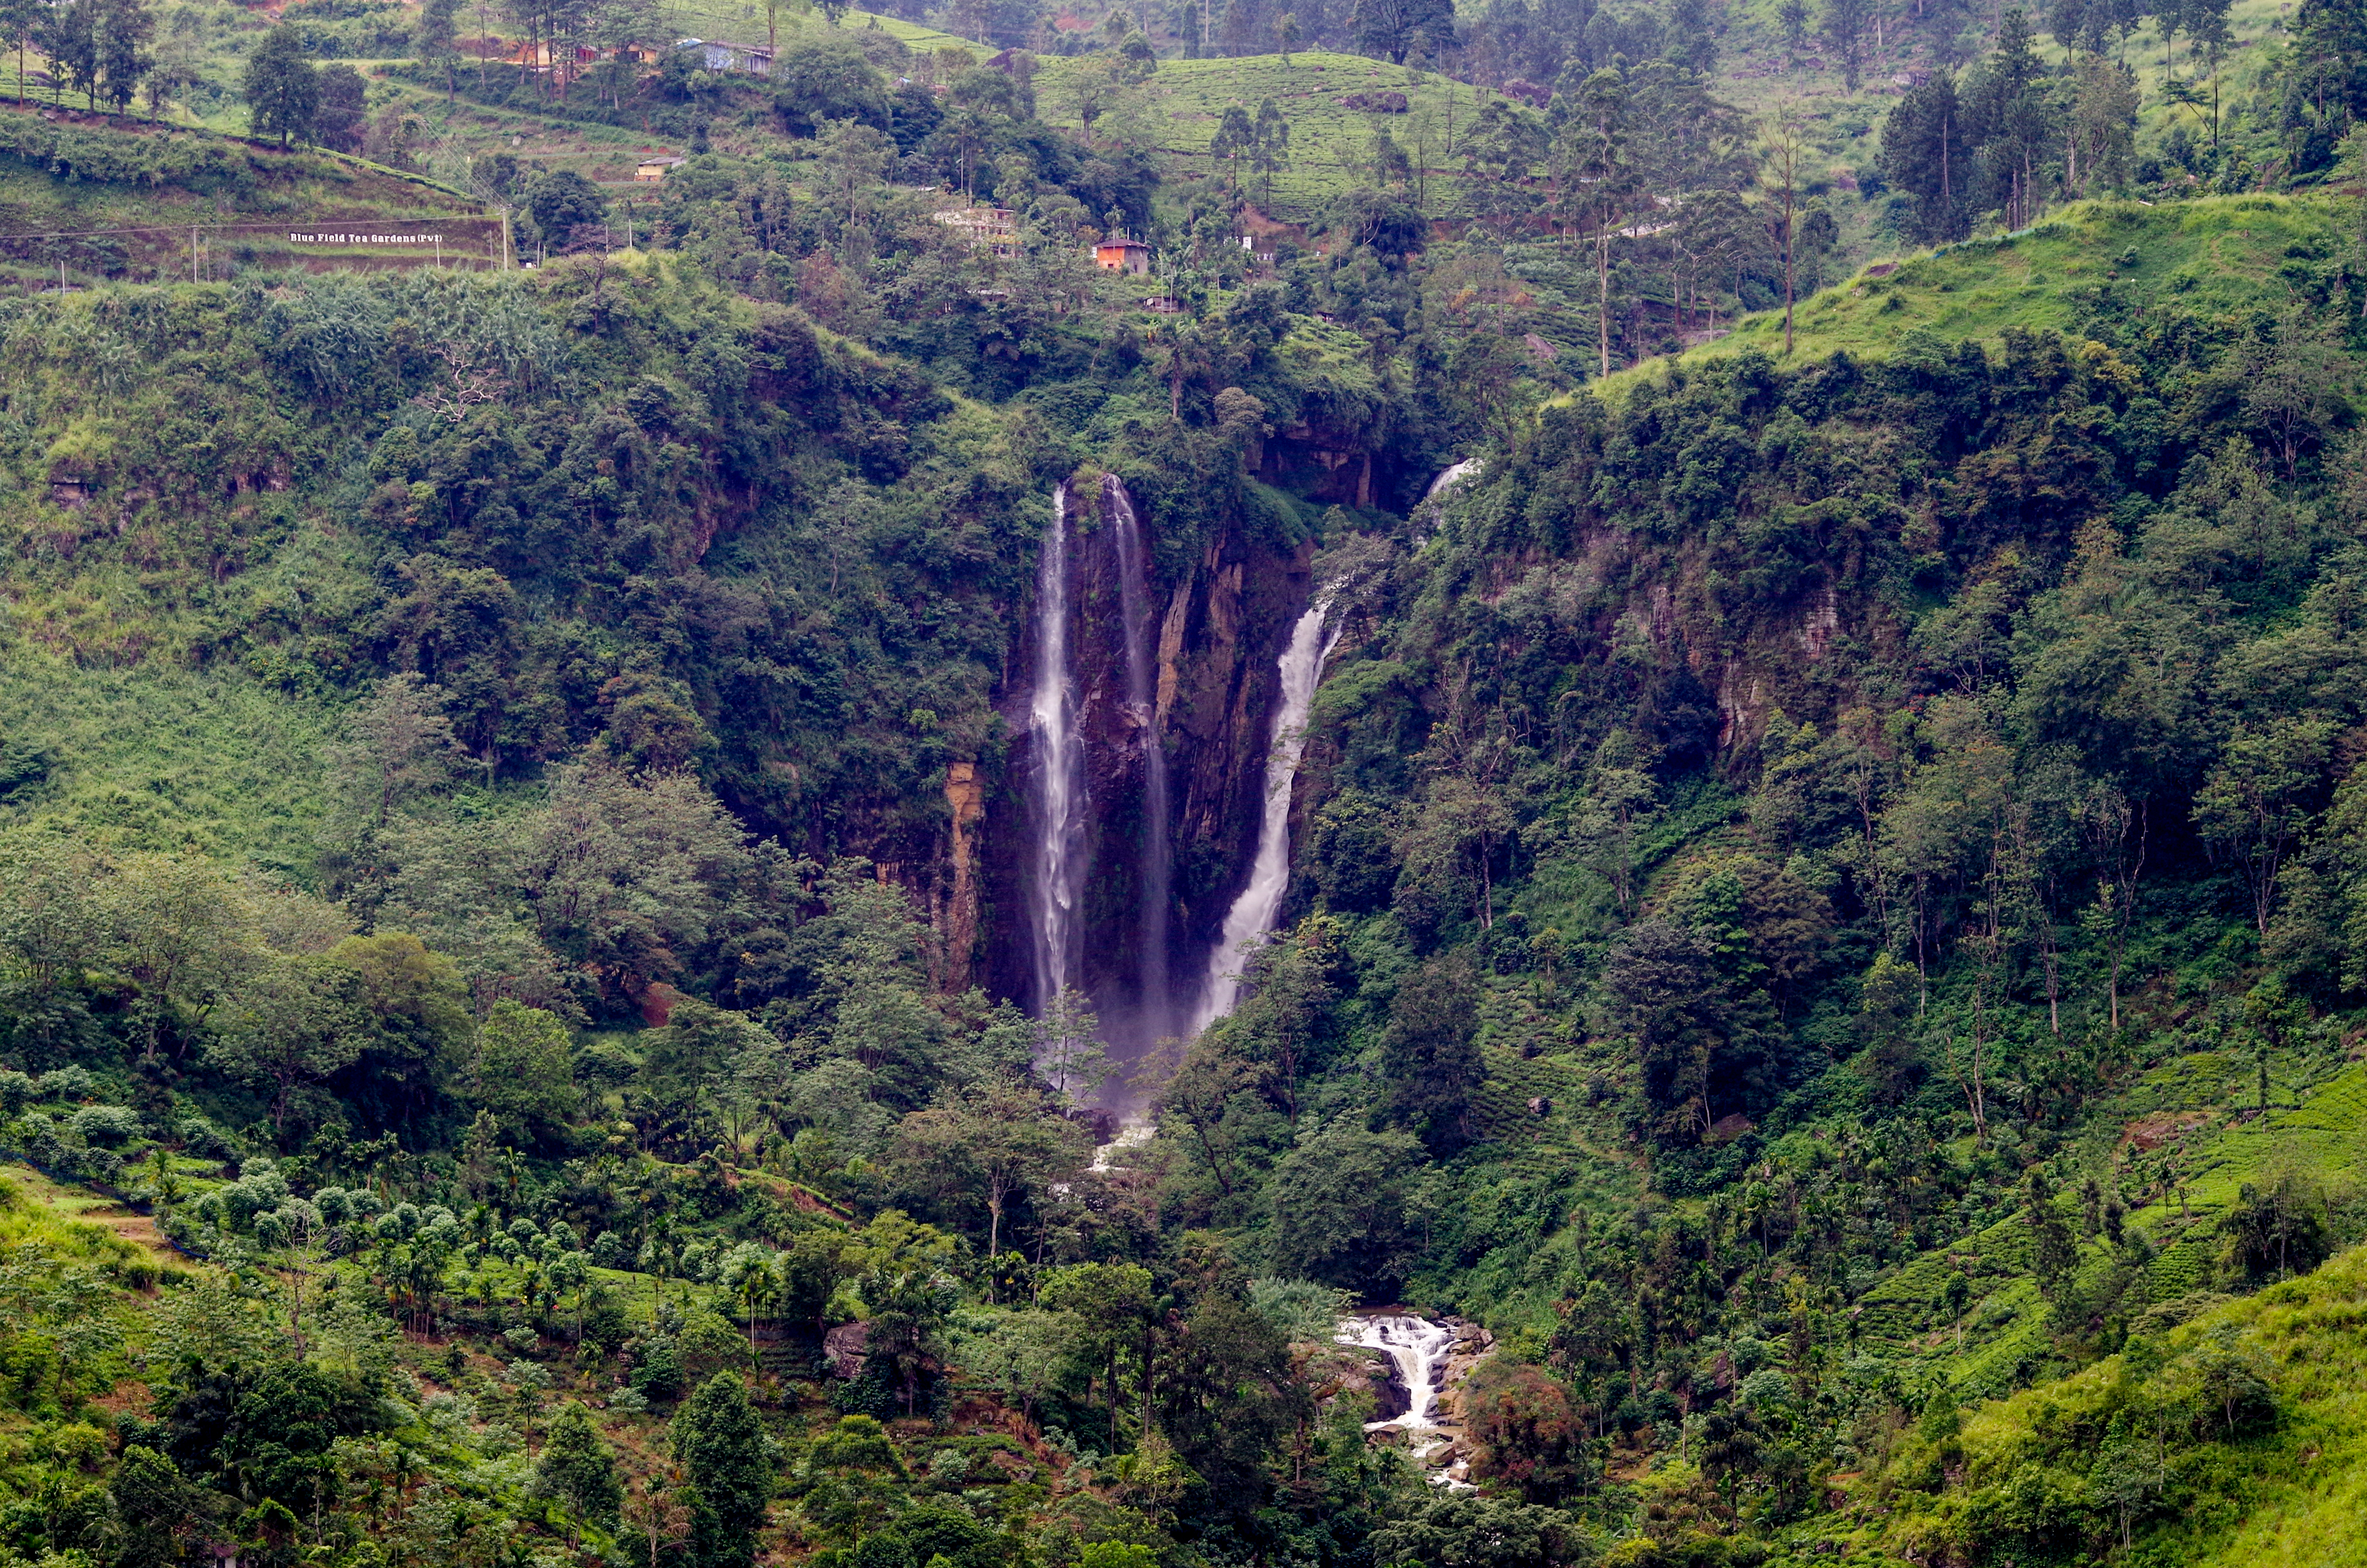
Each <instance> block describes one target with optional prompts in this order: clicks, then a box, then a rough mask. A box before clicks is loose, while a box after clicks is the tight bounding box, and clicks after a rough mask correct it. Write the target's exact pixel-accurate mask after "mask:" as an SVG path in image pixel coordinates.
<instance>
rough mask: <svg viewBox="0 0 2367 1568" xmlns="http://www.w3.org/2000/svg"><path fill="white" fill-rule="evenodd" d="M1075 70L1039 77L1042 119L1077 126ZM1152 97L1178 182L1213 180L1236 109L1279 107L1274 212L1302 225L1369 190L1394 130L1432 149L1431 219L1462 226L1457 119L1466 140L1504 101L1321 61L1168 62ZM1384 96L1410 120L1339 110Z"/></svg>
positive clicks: (1357, 64)
mask: <svg viewBox="0 0 2367 1568" xmlns="http://www.w3.org/2000/svg"><path fill="white" fill-rule="evenodd" d="M1072 69H1074V66H1073V65H1072V64H1071V62H1068V61H1064V60H1048V61H1046V62H1044V65H1043V69H1042V71H1041V72H1040V73H1039V74H1038V75H1037V77H1036V94H1037V97H1038V100H1039V102H1040V103H1041V105H1042V112H1043V113H1044V115H1045V117H1046V118H1047V119H1050V120H1052V121H1053V122H1054V123H1055V124H1067V125H1070V126H1073V125H1075V123H1076V121H1075V120H1074V119H1063V118H1062V111H1063V105H1062V103H1061V97H1060V91H1059V83H1060V78H1061V75H1062V74H1063V73H1065V72H1067V71H1070V70H1072ZM1384 91H1395V92H1400V93H1403V94H1405V95H1406V97H1408V99H1410V102H1411V107H1410V109H1409V110H1408V112H1406V113H1404V114H1374V113H1370V112H1367V111H1365V110H1362V109H1352V108H1342V105H1341V103H1340V100H1341V99H1342V98H1343V97H1347V96H1348V95H1349V94H1351V93H1359V92H1384ZM1496 96H1497V95H1496V94H1494V93H1491V92H1489V91H1488V90H1487V89H1485V88H1481V87H1473V86H1467V85H1464V84H1462V83H1460V82H1455V81H1453V80H1451V79H1449V78H1447V77H1444V76H1440V75H1437V74H1433V73H1431V72H1426V71H1414V70H1410V69H1408V68H1407V67H1405V66H1401V65H1391V64H1389V63H1388V62H1387V61H1381V60H1365V59H1362V58H1360V57H1358V56H1356V55H1352V54H1331V53H1325V52H1323V51H1309V52H1307V53H1302V54H1294V55H1292V56H1291V57H1290V58H1289V59H1288V60H1286V61H1285V59H1284V58H1283V57H1282V56H1280V55H1278V54H1259V55H1248V56H1244V57H1242V58H1240V59H1238V60H1169V61H1163V62H1161V64H1160V67H1159V71H1158V74H1156V75H1154V76H1153V77H1152V78H1151V81H1150V104H1149V106H1148V109H1147V112H1146V114H1145V116H1144V123H1145V126H1146V129H1147V131H1148V134H1149V136H1150V142H1151V145H1152V146H1153V147H1154V148H1155V149H1156V150H1157V151H1158V152H1159V153H1161V155H1162V157H1163V158H1164V159H1165V161H1166V163H1167V165H1168V166H1169V168H1170V170H1171V171H1172V174H1173V175H1175V176H1181V177H1182V178H1184V179H1206V178H1207V177H1208V176H1210V175H1211V174H1212V173H1213V172H1214V170H1215V166H1216V165H1215V161H1214V160H1213V159H1211V158H1210V157H1209V156H1208V143H1209V142H1212V141H1213V140H1215V138H1216V134H1217V126H1218V125H1219V124H1221V123H1222V121H1223V119H1224V113H1225V108H1226V106H1227V105H1229V104H1238V105H1240V107H1241V108H1243V109H1245V110H1247V111H1248V112H1249V113H1251V114H1252V115H1254V114H1255V113H1256V112H1257V108H1258V105H1259V104H1261V103H1263V101H1264V100H1265V99H1267V98H1272V99H1274V103H1275V105H1276V107H1278V108H1280V109H1281V110H1282V112H1283V114H1284V115H1285V117H1286V118H1287V119H1288V120H1289V122H1290V161H1289V163H1288V165H1287V166H1286V167H1285V169H1284V171H1283V172H1282V174H1281V175H1280V176H1278V177H1277V178H1276V179H1275V181H1274V199H1273V201H1272V203H1271V210H1272V212H1273V214H1274V216H1275V217H1277V218H1284V219H1288V220H1291V221H1294V222H1297V221H1304V220H1306V219H1309V218H1312V217H1315V216H1316V215H1317V214H1318V213H1319V212H1320V211H1321V210H1322V209H1323V207H1324V206H1325V204H1326V203H1328V202H1329V201H1331V199H1332V198H1334V197H1336V196H1338V195H1339V194H1340V193H1341V192H1342V191H1343V190H1346V189H1347V188H1348V187H1350V186H1352V185H1354V184H1357V183H1360V182H1361V181H1362V180H1363V178H1364V177H1365V176H1363V175H1362V174H1360V173H1359V172H1358V171H1359V165H1362V164H1363V163H1364V162H1365V160H1366V159H1367V158H1368V157H1369V156H1370V155H1371V149H1372V142H1373V132H1374V131H1375V130H1376V128H1378V129H1384V130H1387V131H1388V133H1389V135H1390V136H1391V137H1392V138H1393V139H1395V140H1396V142H1398V144H1399V146H1401V147H1403V148H1404V149H1405V150H1406V155H1407V156H1408V157H1409V158H1413V157H1416V156H1417V150H1418V149H1419V148H1421V147H1425V146H1426V147H1427V148H1428V149H1429V154H1428V157H1427V159H1426V160H1424V161H1426V162H1427V163H1428V165H1429V166H1430V168H1431V170H1432V171H1433V172H1432V175H1431V176H1430V178H1429V179H1428V181H1427V182H1426V186H1427V188H1426V190H1425V192H1424V201H1423V206H1424V209H1425V210H1427V211H1428V212H1429V213H1430V215H1431V216H1432V217H1433V218H1445V217H1453V216H1455V214H1456V213H1457V212H1458V211H1459V210H1460V207H1459V196H1460V190H1459V182H1458V181H1456V180H1455V179H1453V178H1451V177H1447V176H1446V175H1445V171H1447V170H1449V169H1450V168H1453V167H1456V166H1458V165H1454V164H1451V163H1450V162H1449V161H1448V157H1447V152H1446V148H1447V140H1448V137H1447V126H1448V119H1449V116H1450V114H1451V116H1452V118H1453V122H1454V133H1455V136H1457V137H1459V136H1461V135H1462V133H1463V131H1464V129H1465V128H1466V127H1467V126H1468V125H1469V124H1470V123H1471V122H1472V121H1473V120H1474V119H1478V115H1479V110H1480V107H1481V105H1483V104H1484V103H1485V102H1486V101H1487V100H1488V99H1489V98H1491V97H1496Z"/></svg>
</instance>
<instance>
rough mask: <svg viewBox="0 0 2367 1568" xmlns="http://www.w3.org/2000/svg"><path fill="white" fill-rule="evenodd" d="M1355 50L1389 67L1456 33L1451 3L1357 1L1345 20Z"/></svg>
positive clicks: (1441, 0)
mask: <svg viewBox="0 0 2367 1568" xmlns="http://www.w3.org/2000/svg"><path fill="white" fill-rule="evenodd" d="M1348 28H1349V31H1350V33H1351V34H1352V35H1353V37H1354V39H1355V40H1356V47H1357V48H1358V49H1361V50H1363V51H1365V53H1367V54H1373V55H1378V56H1380V57H1381V58H1383V59H1385V60H1387V62H1389V63H1390V64H1392V65H1402V64H1404V63H1405V62H1406V56H1407V55H1408V54H1410V53H1412V52H1414V51H1416V50H1417V49H1420V48H1422V47H1423V46H1425V45H1434V44H1435V43H1436V42H1437V40H1439V39H1441V38H1442V37H1444V38H1450V39H1451V38H1452V37H1453V36H1454V33H1455V5H1454V0H1356V6H1355V9H1354V11H1353V12H1352V13H1351V14H1350V16H1349V18H1348Z"/></svg>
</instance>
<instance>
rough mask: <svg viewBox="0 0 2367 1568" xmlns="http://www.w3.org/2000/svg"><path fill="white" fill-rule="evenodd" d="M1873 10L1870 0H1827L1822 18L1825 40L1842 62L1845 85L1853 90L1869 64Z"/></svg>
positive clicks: (1842, 75)
mask: <svg viewBox="0 0 2367 1568" xmlns="http://www.w3.org/2000/svg"><path fill="white" fill-rule="evenodd" d="M1873 11H1874V7H1873V6H1872V5H1871V4H1870V0H1825V3H1824V15H1823V16H1822V17H1820V18H1819V24H1820V26H1821V27H1822V28H1823V31H1824V35H1825V43H1826V45H1827V46H1828V47H1829V48H1830V49H1831V50H1832V51H1833V53H1834V54H1835V55H1836V56H1837V57H1838V58H1839V59H1840V62H1841V85H1843V86H1845V87H1847V88H1848V89H1849V90H1850V91H1851V92H1852V93H1854V92H1856V91H1857V85H1858V80H1859V77H1860V75H1861V74H1862V73H1863V70H1864V66H1865V29H1866V24H1867V22H1868V21H1870V20H1871V19H1872V17H1873Z"/></svg>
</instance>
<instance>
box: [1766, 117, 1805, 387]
mask: <svg viewBox="0 0 2367 1568" xmlns="http://www.w3.org/2000/svg"><path fill="white" fill-rule="evenodd" d="M1807 151H1808V139H1807V130H1806V126H1805V125H1803V124H1802V123H1801V119H1800V115H1799V111H1798V110H1797V109H1795V108H1793V107H1792V106H1791V105H1789V104H1785V105H1783V106H1782V107H1780V108H1777V109H1776V110H1775V111H1774V112H1773V113H1772V114H1771V115H1769V116H1768V117H1767V119H1765V120H1763V121H1761V126H1760V132H1759V157H1760V165H1759V166H1760V173H1759V183H1760V187H1761V190H1763V191H1764V192H1765V193H1766V196H1767V198H1768V200H1769V204H1770V207H1771V210H1770V212H1769V214H1768V222H1767V234H1768V238H1769V239H1770V240H1772V242H1773V243H1774V246H1775V250H1776V252H1777V254H1778V255H1779V256H1781V257H1782V258H1783V262H1784V353H1785V354H1787V355H1788V354H1790V353H1791V352H1792V292H1793V287H1794V284H1795V280H1796V264H1797V261H1798V252H1799V238H1800V236H1799V224H1798V222H1797V213H1798V208H1799V202H1800V175H1801V165H1802V164H1803V162H1804V161H1805V160H1806V156H1807Z"/></svg>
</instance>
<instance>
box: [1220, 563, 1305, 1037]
mask: <svg viewBox="0 0 2367 1568" xmlns="http://www.w3.org/2000/svg"><path fill="white" fill-rule="evenodd" d="M1330 611H1331V597H1330V596H1328V595H1318V596H1317V597H1316V600H1315V602H1314V603H1313V604H1311V605H1309V606H1308V607H1307V613H1306V614H1305V615H1302V616H1300V617H1299V618H1298V624H1297V625H1296V626H1294V627H1292V628H1291V629H1290V644H1289V646H1287V647H1285V649H1284V650H1283V651H1282V701H1281V702H1280V704H1279V705H1278V706H1277V707H1276V708H1275V710H1274V744H1273V745H1272V747H1271V749H1269V750H1268V751H1267V753H1266V760H1265V814H1264V815H1263V817H1262V818H1261V819H1260V820H1259V823H1258V837H1257V857H1256V858H1255V859H1254V860H1252V861H1251V863H1250V880H1249V882H1248V885H1246V886H1245V887H1243V888H1242V889H1241V891H1240V896H1239V897H1238V898H1236V899H1234V900H1233V906H1232V908H1231V909H1229V910H1228V911H1226V913H1225V934H1224V935H1223V937H1219V938H1218V939H1217V950H1216V951H1215V952H1213V953H1211V954H1210V955H1209V956H1208V977H1207V980H1206V982H1205V983H1203V984H1202V985H1201V987H1200V997H1199V1004H1198V1006H1195V1008H1194V1009H1193V1013H1192V1028H1191V1029H1190V1031H1189V1032H1190V1033H1191V1034H1195V1035H1196V1034H1198V1033H1199V1032H1200V1031H1201V1030H1202V1029H1205V1028H1207V1027H1208V1026H1209V1025H1210V1024H1212V1023H1215V1022H1216V1021H1217V1019H1218V1018H1221V1017H1224V1016H1225V1015H1226V1014H1227V1013H1229V1012H1231V1011H1232V1010H1233V1004H1234V1003H1235V1002H1236V1001H1238V1000H1240V994H1241V975H1240V970H1241V965H1242V963H1243V962H1245V961H1246V960H1247V956H1248V955H1247V952H1246V949H1248V947H1249V946H1250V944H1251V943H1253V942H1255V941H1256V940H1257V939H1258V938H1259V937H1263V936H1264V935H1265V934H1266V933H1267V932H1268V931H1270V930H1272V929H1273V928H1274V916H1275V915H1277V914H1278V913H1280V912H1281V909H1282V895H1283V894H1284V893H1285V892H1287V891H1288V889H1289V887H1290V787H1291V785H1292V783H1293V782H1294V781H1295V780H1296V779H1297V777H1298V759H1299V758H1300V756H1303V755H1305V753H1306V750H1307V710H1308V708H1309V707H1310V706H1312V705H1313V703H1314V701H1315V687H1316V683H1317V682H1319V681H1320V680H1321V679H1322V678H1323V661H1324V660H1326V659H1328V658H1330V657H1331V648H1332V645H1333V644H1334V643H1336V642H1339V640H1340V633H1339V631H1338V629H1337V628H1333V629H1331V630H1329V631H1327V630H1326V629H1325V626H1324V620H1325V618H1326V617H1327V616H1328V615H1329V613H1330Z"/></svg>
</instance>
